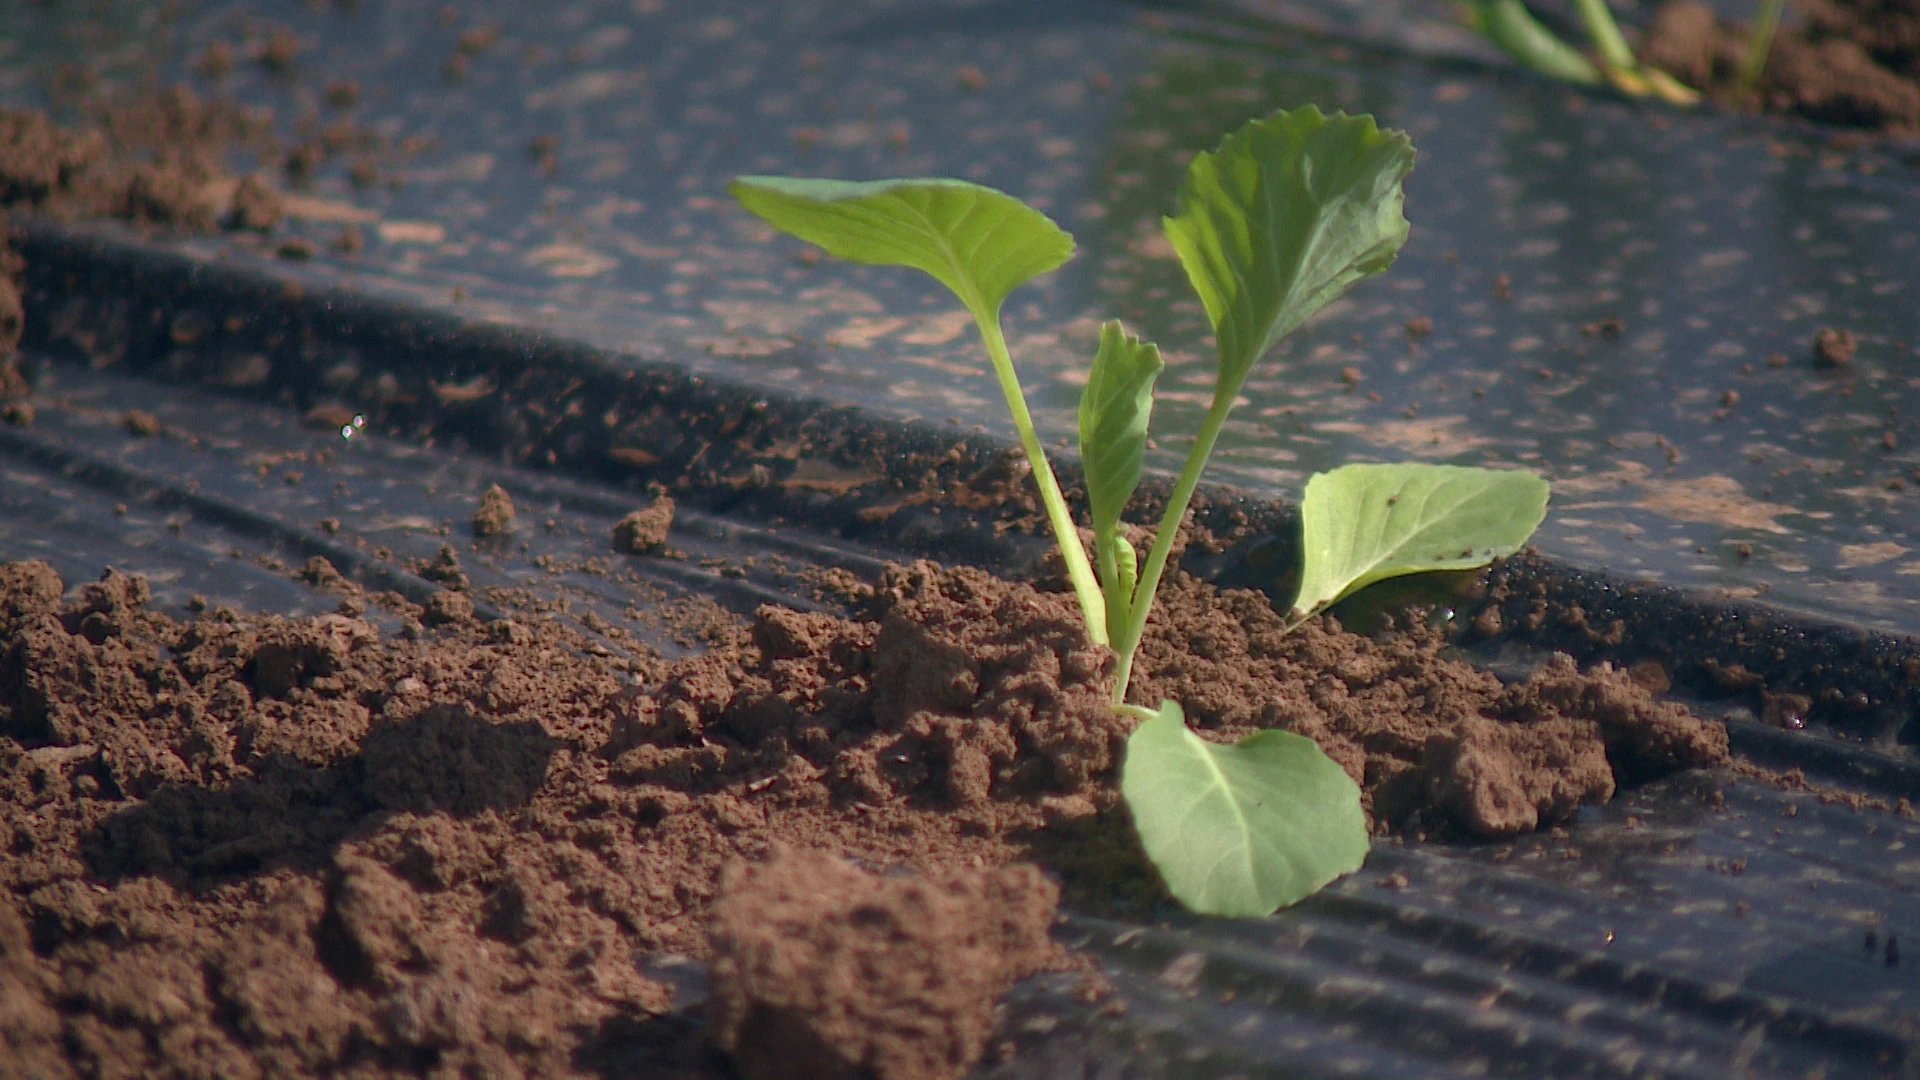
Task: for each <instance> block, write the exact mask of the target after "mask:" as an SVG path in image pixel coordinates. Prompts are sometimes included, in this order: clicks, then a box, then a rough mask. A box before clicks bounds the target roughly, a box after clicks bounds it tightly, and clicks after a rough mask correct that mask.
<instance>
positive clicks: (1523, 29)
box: [1469, 0, 1765, 105]
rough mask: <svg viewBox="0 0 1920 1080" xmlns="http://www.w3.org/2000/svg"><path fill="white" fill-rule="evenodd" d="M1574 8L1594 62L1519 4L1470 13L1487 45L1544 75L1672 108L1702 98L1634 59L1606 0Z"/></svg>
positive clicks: (1482, 5) (1500, 1)
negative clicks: (1657, 101) (1608, 87)
mask: <svg viewBox="0 0 1920 1080" xmlns="http://www.w3.org/2000/svg"><path fill="white" fill-rule="evenodd" d="M1575 6H1576V7H1577V8H1578V9H1579V12H1580V21H1581V23H1582V24H1584V25H1585V26H1586V29H1587V37H1588V38H1589V39H1590V40H1592V42H1593V48H1594V53H1595V54H1596V55H1597V56H1598V57H1599V63H1598V64H1595V63H1594V62H1593V61H1592V60H1589V59H1588V58H1587V57H1586V55H1585V54H1583V53H1581V52H1580V50H1578V49H1576V48H1574V47H1573V46H1571V45H1568V44H1567V43H1566V42H1564V41H1562V40H1560V38H1559V36H1558V35H1556V34H1555V33H1554V32H1553V31H1551V30H1549V29H1547V28H1546V27H1545V26H1543V25H1541V23H1540V21H1539V20H1538V19H1535V18H1534V17H1533V14H1532V13H1531V12H1529V11H1528V10H1527V7H1526V5H1525V4H1524V3H1522V2H1521V0H1473V2H1472V5H1471V8H1470V9H1469V10H1470V11H1471V13H1472V19H1473V25H1474V27H1475V28H1476V29H1478V30H1479V31H1480V32H1481V33H1482V34H1484V35H1486V38H1487V40H1488V41H1491V42H1493V44H1494V45H1496V46H1498V47H1499V48H1500V49H1501V51H1503V52H1505V53H1506V54H1507V55H1509V56H1511V57H1513V58H1514V59H1515V60H1518V61H1520V62H1521V63H1522V64H1525V65H1526V66H1527V67H1530V68H1532V69H1533V70H1535V71H1538V72H1540V73H1541V74H1542V75H1549V76H1552V77H1553V78H1556V79H1561V80H1564V81H1566V82H1571V83H1580V84H1583V85H1589V86H1591V85H1598V84H1599V83H1601V82H1606V83H1610V84H1611V85H1613V86H1614V87H1615V88H1616V89H1618V90H1620V91H1621V92H1622V93H1625V94H1628V95H1631V96H1633V97H1656V98H1659V99H1660V100H1662V101H1666V102H1669V103H1671V104H1674V105H1692V104H1694V103H1695V102H1697V101H1699V100H1700V93H1699V91H1697V90H1694V89H1693V88H1692V87H1689V86H1686V85H1685V84H1683V83H1681V82H1680V80H1678V79H1676V78H1674V77H1673V76H1671V75H1669V74H1667V73H1666V72H1664V71H1661V70H1660V69H1659V68H1656V67H1652V66H1650V65H1647V64H1642V63H1640V61H1639V60H1638V59H1636V58H1635V57H1634V55H1633V50H1632V49H1630V48H1628V47H1627V39H1626V37H1625V35H1623V34H1621V33H1620V25H1619V24H1618V23H1616V22H1615V21H1614V19H1613V12H1612V11H1610V10H1608V8H1607V0H1575ZM1764 59H1765V58H1764V57H1762V61H1763V62H1764Z"/></svg>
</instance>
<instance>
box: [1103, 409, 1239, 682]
mask: <svg viewBox="0 0 1920 1080" xmlns="http://www.w3.org/2000/svg"><path fill="white" fill-rule="evenodd" d="M1236 396H1238V388H1237V387H1236V388H1235V392H1234V393H1231V394H1226V395H1224V397H1223V396H1222V395H1219V394H1217V393H1216V395H1215V398H1214V402H1213V406H1212V408H1209V409H1208V410H1207V418H1206V420H1204V421H1202V422H1201V424H1200V434H1199V435H1198V436H1196V437H1195V438H1194V441H1193V449H1191V450H1189V451H1187V461H1186V464H1185V465H1184V466H1182V467H1181V469H1180V479H1179V480H1178V481H1177V482H1176V483H1175V484H1174V485H1173V496H1172V497H1171V498H1169V499H1168V500H1167V512H1166V513H1165V514H1163V515H1161V517H1160V531H1159V532H1158V533H1156V534H1155V535H1154V538H1153V551H1152V553H1150V554H1149V555H1148V556H1147V565H1146V567H1145V568H1144V569H1142V570H1141V571H1140V583H1139V585H1138V586H1136V587H1135V589H1134V592H1133V609H1132V610H1131V611H1129V612H1128V613H1127V629H1126V632H1125V633H1124V634H1123V635H1121V636H1120V637H1119V638H1117V639H1115V640H1114V642H1113V651H1114V652H1115V653H1117V654H1118V655H1119V657H1120V666H1119V668H1118V669H1117V670H1116V671H1115V672H1114V678H1113V703H1114V705H1116V706H1120V705H1125V704H1126V701H1127V684H1128V683H1129V682H1131V681H1132V680H1133V654H1134V652H1135V650H1137V649H1139V647H1140V639H1141V638H1142V637H1144V636H1146V632H1147V612H1148V611H1149V610H1150V609H1151V608H1152V607H1153V594H1154V593H1155V592H1157V591H1159V588H1160V575H1161V574H1163V573H1165V572H1166V569H1167V557H1168V556H1169V555H1170V554H1172V552H1173V540H1174V536H1175V535H1176V534H1178V533H1179V531H1180V523H1181V522H1183V521H1185V520H1186V517H1187V504H1188V503H1191V502H1192V501H1193V492H1194V489H1196V488H1198V487H1199V486H1200V472H1201V470H1203V469H1205V468H1206V467H1207V459H1208V458H1210V457H1212V456H1213V444H1214V441H1215V440H1217V439H1218V438H1219V437H1220V429H1221V428H1222V427H1224V426H1225V425H1226V422H1227V414H1228V413H1229V412H1232V411H1233V399H1234V398H1235V397H1236Z"/></svg>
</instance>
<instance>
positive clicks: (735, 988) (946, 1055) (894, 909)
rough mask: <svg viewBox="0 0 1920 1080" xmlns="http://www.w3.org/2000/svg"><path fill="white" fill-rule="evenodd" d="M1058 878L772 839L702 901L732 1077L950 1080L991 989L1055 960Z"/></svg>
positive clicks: (715, 1001) (977, 1038) (976, 1052)
mask: <svg viewBox="0 0 1920 1080" xmlns="http://www.w3.org/2000/svg"><path fill="white" fill-rule="evenodd" d="M1059 895H1060V890H1059V887H1058V886H1056V885H1054V884H1053V883H1052V882H1050V881H1048V880H1047V879H1046V878H1045V877H1044V876H1043V875H1042V874H1041V873H1040V871H1039V870H1038V869H1037V868H1036V867H1034V866H1031V865H1018V866H1009V867H1004V868H1000V869H995V870H973V869H970V868H955V869H951V870H946V871H943V872H939V873H935V874H931V875H926V876H924V877H904V878H898V877H896V878H878V877H875V876H873V875H871V874H868V873H867V872H865V871H863V870H861V869H859V868H858V867H856V866H853V865H851V864H849V863H847V862H846V861H845V860H842V859H838V858H835V857H833V856H831V855H824V854H819V853H814V852H797V851H793V850H791V849H788V848H784V847H776V848H775V850H774V852H773V854H772V855H771V856H770V857H769V858H768V859H767V860H766V861H765V862H764V863H762V864H759V865H754V864H749V863H745V862H736V863H733V864H731V865H729V866H728V867H727V869H726V870H725V871H724V872H723V873H722V875H721V879H720V893H719V896H718V897H717V898H716V900H715V901H714V905H713V949H714V960H713V990H712V996H711V997H710V998H709V999H708V1022H709V1023H710V1024H711V1025H712V1030H713V1040H714V1042H715V1044H716V1045H718V1046H719V1047H720V1048H721V1049H723V1050H725V1051H727V1052H728V1053H730V1054H732V1055H733V1058H734V1063H735V1066H736V1067H737V1068H738V1069H739V1071H740V1075H741V1076H742V1077H744V1078H746V1080H784V1078H792V1080H803V1078H804V1080H842V1078H844V1080H856V1078H860V1077H871V1078H873V1080H951V1078H954V1077H958V1076H960V1075H962V1074H963V1073H965V1072H966V1070H967V1069H968V1068H969V1067H971V1066H972V1065H973V1063H974V1062H975V1061H977V1060H979V1058H980V1052H981V1050H982V1048H983V1047H984V1046H985V1045H986V1041H987V1036H988V1035H989V1034H990V1033H991V1032H992V1029H993V1003H994V1001H995V1000H997V999H998V998H999V997H1000V995H1001V994H1003V993H1005V992H1006V991H1007V988H1008V987H1010V986H1012V985H1013V983H1014V982H1015V981H1016V980H1018V979H1020V978H1023V977H1025V976H1027V975H1030V974H1032V973H1034V972H1036V971H1039V970H1041V969H1043V968H1045V967H1048V966H1050V965H1054V964H1057V963H1058V962H1059V957H1058V956H1057V955H1056V954H1057V952H1058V950H1057V947H1056V946H1054V945H1053V944H1052V942H1051V941H1050V940H1049V938H1048V930H1049V927H1050V926H1051V925H1052V922H1053V912H1054V905H1055V904H1056V903H1057V902H1058V899H1059Z"/></svg>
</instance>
